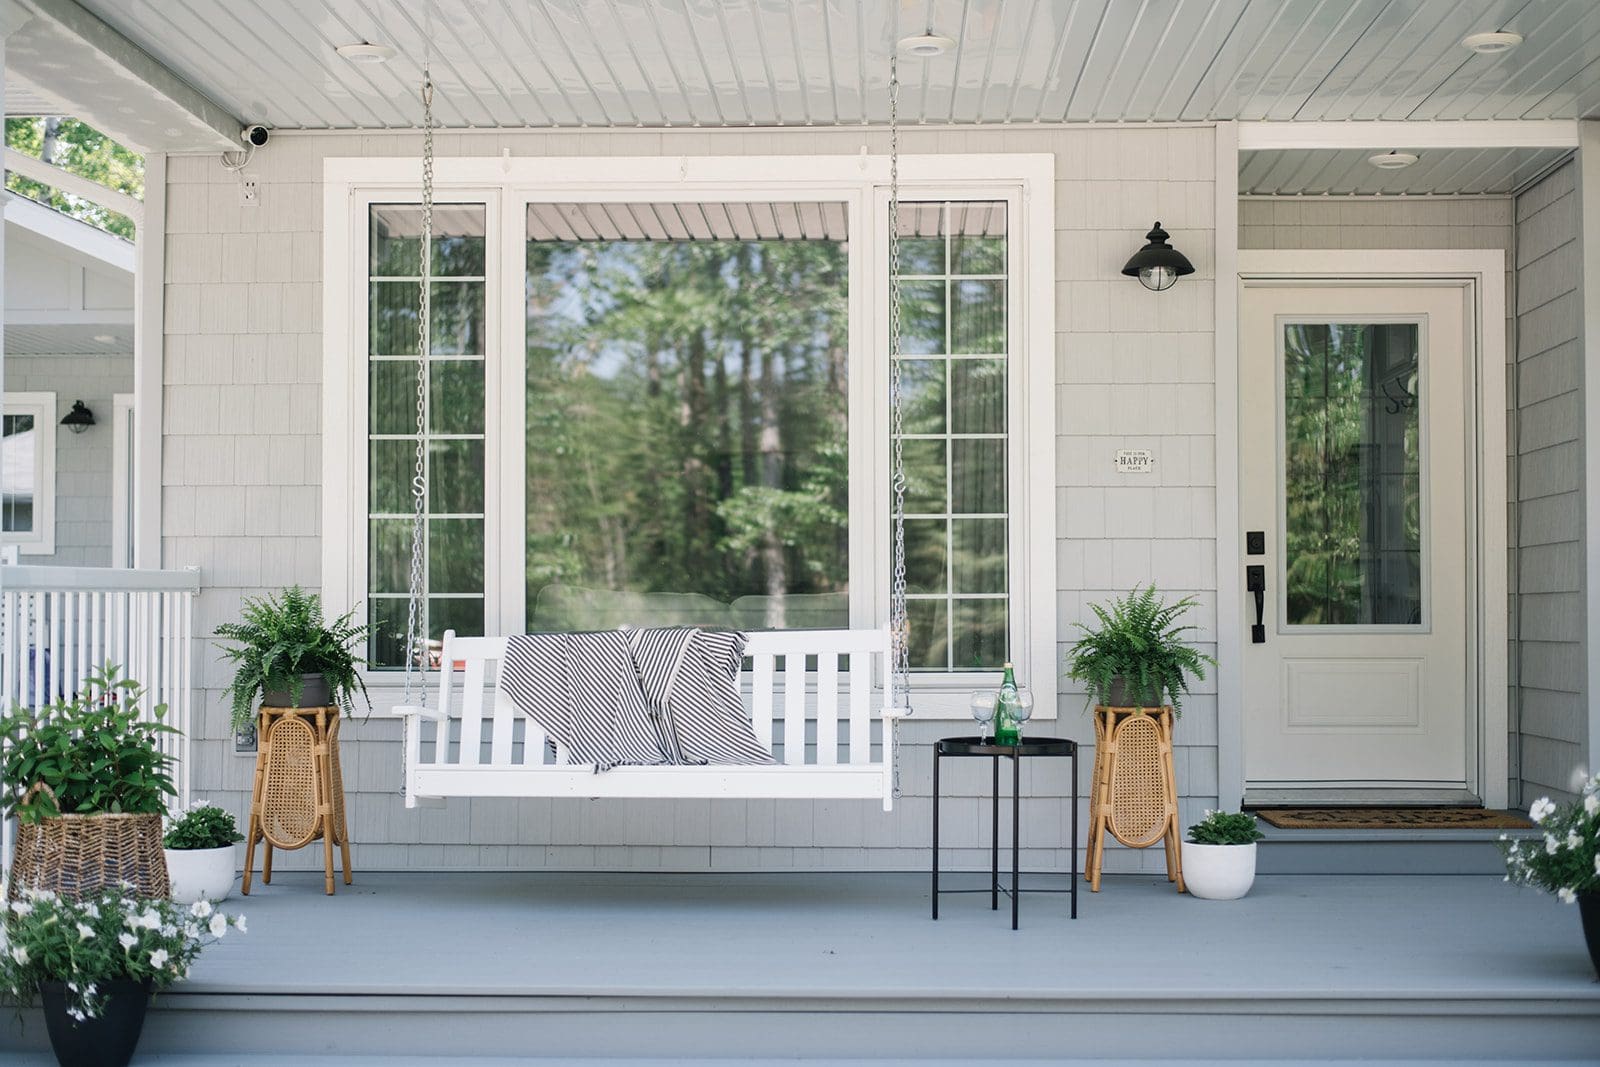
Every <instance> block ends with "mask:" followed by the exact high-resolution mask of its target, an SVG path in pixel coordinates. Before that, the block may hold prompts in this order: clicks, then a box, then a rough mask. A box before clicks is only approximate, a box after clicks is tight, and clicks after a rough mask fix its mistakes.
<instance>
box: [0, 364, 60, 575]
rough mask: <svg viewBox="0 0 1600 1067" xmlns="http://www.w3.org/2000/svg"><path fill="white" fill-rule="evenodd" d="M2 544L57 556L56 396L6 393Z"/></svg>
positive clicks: (0, 475)
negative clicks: (55, 553)
mask: <svg viewBox="0 0 1600 1067" xmlns="http://www.w3.org/2000/svg"><path fill="white" fill-rule="evenodd" d="M0 436H3V437H4V442H3V443H0V544H6V545H16V546H17V551H19V552H24V553H29V554H35V555H38V554H43V555H48V554H50V553H52V552H54V551H55V495H56V485H55V482H56V462H55V456H56V395H55V394H54V393H7V394H5V410H4V414H3V415H0Z"/></svg>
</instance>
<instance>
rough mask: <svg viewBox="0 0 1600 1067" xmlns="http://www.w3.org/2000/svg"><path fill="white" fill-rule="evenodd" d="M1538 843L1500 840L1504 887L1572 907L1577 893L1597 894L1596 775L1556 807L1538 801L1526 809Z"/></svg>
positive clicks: (1599, 796) (1599, 804) (1599, 790)
mask: <svg viewBox="0 0 1600 1067" xmlns="http://www.w3.org/2000/svg"><path fill="white" fill-rule="evenodd" d="M1528 818H1530V819H1532V820H1533V822H1534V824H1535V825H1536V826H1538V828H1539V830H1540V831H1541V832H1542V835H1541V836H1540V837H1533V838H1527V839H1523V840H1517V841H1514V840H1511V839H1509V837H1508V836H1507V835H1505V834H1502V835H1500V848H1501V850H1502V851H1503V852H1504V853H1505V857H1506V881H1508V882H1515V883H1516V884H1517V885H1531V886H1533V887H1535V888H1537V889H1542V890H1544V891H1545V892H1546V893H1554V894H1555V895H1556V896H1557V897H1559V898H1560V899H1561V902H1562V903H1563V904H1571V903H1573V902H1574V901H1576V900H1577V899H1578V896H1579V895H1580V894H1582V893H1600V775H1595V776H1594V777H1593V778H1590V779H1589V780H1588V782H1586V783H1585V784H1584V787H1583V795H1582V796H1580V797H1579V798H1578V799H1576V800H1570V801H1568V802H1567V803H1565V804H1562V805H1560V806H1559V807H1558V806H1557V805H1556V804H1555V802H1554V801H1552V800H1551V799H1550V798H1549V797H1540V798H1539V799H1538V800H1535V801H1534V802H1533V806H1532V807H1531V808H1529V809H1528Z"/></svg>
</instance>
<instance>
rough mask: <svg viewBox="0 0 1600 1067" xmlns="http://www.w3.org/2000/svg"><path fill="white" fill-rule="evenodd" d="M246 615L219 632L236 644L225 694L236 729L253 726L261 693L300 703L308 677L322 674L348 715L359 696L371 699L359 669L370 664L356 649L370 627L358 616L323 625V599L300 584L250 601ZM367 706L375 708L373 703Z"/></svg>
mask: <svg viewBox="0 0 1600 1067" xmlns="http://www.w3.org/2000/svg"><path fill="white" fill-rule="evenodd" d="M242 615H243V619H242V620H241V621H239V622H228V623H223V624H222V625H221V626H218V627H217V630H216V636H218V637H222V638H226V639H228V640H230V641H233V642H236V644H235V645H233V646H231V647H230V646H226V645H225V646H223V649H222V654H223V655H224V656H226V657H227V658H228V659H229V660H232V661H233V662H234V663H235V664H237V665H238V667H237V669H236V671H235V672H234V676H233V682H232V683H231V684H229V686H228V688H227V689H226V690H224V693H226V694H227V696H228V697H229V700H230V701H231V704H232V712H233V728H234V730H241V729H243V728H244V727H246V726H248V725H250V721H251V719H252V717H253V715H254V713H255V702H256V699H257V698H258V697H260V696H261V694H262V693H265V692H269V691H278V692H287V693H288V694H289V696H290V697H291V699H293V700H295V701H298V700H299V699H300V694H301V692H302V691H303V689H304V683H303V682H302V681H301V680H300V676H301V675H303V674H320V675H322V677H323V678H324V679H326V680H327V683H328V690H329V692H330V693H331V694H332V697H333V702H334V703H335V704H337V705H339V707H340V708H342V709H344V711H345V713H346V714H349V713H350V712H353V711H354V710H355V696H356V694H357V693H360V694H361V699H362V700H364V701H365V700H367V686H366V683H365V682H363V681H362V680H361V674H360V671H359V670H358V668H360V667H364V666H366V660H364V659H360V658H358V657H357V656H356V655H355V652H354V649H355V648H356V646H358V645H359V644H361V642H362V641H364V640H366V637H367V631H368V627H367V626H366V625H365V624H362V625H357V624H356V623H355V622H353V621H352V620H353V618H354V616H355V612H354V611H347V612H345V613H344V614H343V615H341V616H339V617H338V618H337V619H334V620H333V621H332V622H324V621H323V618H322V598H321V597H319V596H317V594H315V593H307V592H306V591H305V590H304V589H301V588H300V587H299V586H298V585H295V586H290V587H289V588H288V589H285V590H284V591H283V592H282V593H281V594H280V595H278V596H268V597H263V598H260V599H257V598H254V597H250V598H246V600H245V602H244V611H243V612H242ZM367 706H368V707H369V708H370V707H371V702H370V701H368V705H367Z"/></svg>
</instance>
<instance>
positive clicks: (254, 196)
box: [239, 178, 261, 207]
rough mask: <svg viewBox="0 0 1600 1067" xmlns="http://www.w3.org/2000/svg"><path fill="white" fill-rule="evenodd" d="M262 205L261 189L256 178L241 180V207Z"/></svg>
mask: <svg viewBox="0 0 1600 1067" xmlns="http://www.w3.org/2000/svg"><path fill="white" fill-rule="evenodd" d="M260 203H261V189H260V187H259V186H257V185H256V180H255V179H254V178H240V179H239V205H240V206H241V207H256V206H257V205H259V204H260Z"/></svg>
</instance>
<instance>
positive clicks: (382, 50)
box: [334, 41, 394, 63]
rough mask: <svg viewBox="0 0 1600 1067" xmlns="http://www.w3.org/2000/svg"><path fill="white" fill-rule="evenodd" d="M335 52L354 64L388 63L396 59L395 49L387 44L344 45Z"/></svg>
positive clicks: (361, 43)
mask: <svg viewBox="0 0 1600 1067" xmlns="http://www.w3.org/2000/svg"><path fill="white" fill-rule="evenodd" d="M334 51H335V52H337V53H339V55H340V56H342V57H344V58H345V59H348V60H349V61H350V62H352V63H387V62H388V61H389V60H391V59H393V58H394V49H393V48H390V47H389V46H388V45H386V44H372V43H370V42H368V41H361V42H360V43H358V44H342V45H339V46H338V47H337V48H335V49H334Z"/></svg>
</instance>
